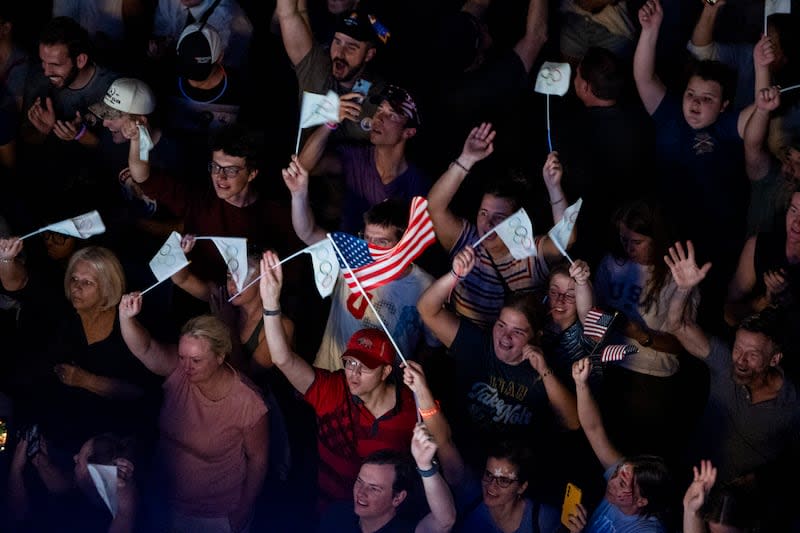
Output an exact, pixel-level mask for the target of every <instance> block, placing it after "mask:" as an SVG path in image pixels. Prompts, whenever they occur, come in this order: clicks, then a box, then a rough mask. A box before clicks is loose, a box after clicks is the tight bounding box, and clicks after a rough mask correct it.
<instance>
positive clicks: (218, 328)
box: [181, 315, 233, 357]
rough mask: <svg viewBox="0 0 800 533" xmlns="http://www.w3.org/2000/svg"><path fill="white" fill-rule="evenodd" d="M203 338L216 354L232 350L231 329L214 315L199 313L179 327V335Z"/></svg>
mask: <svg viewBox="0 0 800 533" xmlns="http://www.w3.org/2000/svg"><path fill="white" fill-rule="evenodd" d="M183 336H188V337H193V338H195V339H205V340H206V341H208V345H209V348H211V351H212V352H213V353H215V354H217V355H222V356H226V357H227V356H228V355H230V353H231V351H233V341H231V330H230V328H228V326H227V325H226V324H225V322H223V321H222V320H220V319H219V318H217V317H215V316H214V315H200V316H196V317H194V318H192V319H190V320H189V321H188V322H187V323H186V324H184V325H183V328H181V337H183Z"/></svg>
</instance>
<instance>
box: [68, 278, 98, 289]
mask: <svg viewBox="0 0 800 533" xmlns="http://www.w3.org/2000/svg"><path fill="white" fill-rule="evenodd" d="M69 284H70V285H77V286H78V288H79V289H81V290H83V289H88V288H89V287H95V286H97V283H95V282H94V281H92V280H90V279H81V278H76V277H75V276H72V277H71V278H69Z"/></svg>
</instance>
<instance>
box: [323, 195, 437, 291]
mask: <svg viewBox="0 0 800 533" xmlns="http://www.w3.org/2000/svg"><path fill="white" fill-rule="evenodd" d="M328 236H329V238H330V239H331V240H332V241H333V243H334V244H335V245H336V247H337V248H338V251H339V252H340V253H341V254H342V256H344V262H343V260H342V257H338V259H339V266H340V267H341V268H342V272H343V274H344V278H345V281H346V282H347V286H348V288H349V289H350V290H351V291H352V292H354V293H358V292H359V289H358V285H359V284H360V285H361V287H362V288H363V289H364V290H365V291H368V290H371V289H376V288H378V287H381V286H383V285H385V284H387V283H389V282H390V281H393V280H395V279H397V278H398V277H400V276H401V275H402V274H403V272H404V271H405V269H406V268H407V267H408V266H409V265H410V264H411V262H412V261H414V259H416V258H417V257H419V255H420V254H421V253H422V252H423V251H424V250H425V249H426V248H427V247H428V246H430V245H431V244H432V243H433V242H434V241H435V240H436V235H435V234H434V232H433V222H432V221H431V217H430V215H429V214H428V201H427V200H426V199H425V198H423V197H421V196H415V197H414V198H413V200H412V201H411V212H410V216H409V220H408V228H407V229H406V231H405V233H404V234H403V236H402V237H401V238H400V241H399V242H398V243H397V244H396V245H395V246H394V247H392V248H381V247H378V246H374V245H372V244H369V243H367V242H366V241H363V240H361V239H359V238H357V237H354V236H352V235H349V234H347V233H342V232H334V233H330V234H328ZM337 255H338V254H337ZM345 262H346V263H347V264H345ZM348 265H349V266H350V268H351V269H352V270H353V273H352V274H351V273H350V271H349V270H348V268H347V266H348ZM353 274H354V275H355V279H353ZM356 280H357V281H356Z"/></svg>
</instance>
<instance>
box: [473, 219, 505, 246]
mask: <svg viewBox="0 0 800 533" xmlns="http://www.w3.org/2000/svg"><path fill="white" fill-rule="evenodd" d="M498 225H499V224H498ZM495 229H497V226H495V227H494V228H492V229H490V230H489V231H487V232H486V233H484V234H483V237H481V238H480V239H478V240H477V241H475V242H473V243H472V247H473V248H477V247H478V245H479V244H480V243H482V242H483V240H484V239H485V238H486V237H488V236H489V235H491V234H492V233H494V231H495Z"/></svg>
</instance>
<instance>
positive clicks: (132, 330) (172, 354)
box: [119, 292, 178, 376]
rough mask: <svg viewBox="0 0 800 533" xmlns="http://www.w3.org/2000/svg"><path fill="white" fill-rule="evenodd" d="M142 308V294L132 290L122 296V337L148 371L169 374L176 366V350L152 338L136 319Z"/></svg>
mask: <svg viewBox="0 0 800 533" xmlns="http://www.w3.org/2000/svg"><path fill="white" fill-rule="evenodd" d="M141 310H142V295H141V294H139V293H138V292H132V293H130V294H125V295H123V296H122V300H120V302H119V326H120V331H121V332H122V338H123V339H124V340H125V344H126V345H127V346H128V349H129V350H130V351H131V353H132V354H133V355H135V356H136V358H137V359H139V360H140V361H141V362H142V364H144V366H146V367H147V369H148V370H150V372H153V373H154V374H158V375H159V376H169V375H170V374H172V372H174V371H175V369H176V368H177V367H178V350H177V348H176V347H175V346H166V345H164V344H161V343H160V342H158V341H157V340H155V339H153V337H152V336H151V335H150V332H149V331H147V330H146V329H145V328H144V327H143V326H142V325H141V323H139V321H138V320H137V319H136V315H138V314H139V312H140V311H141Z"/></svg>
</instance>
